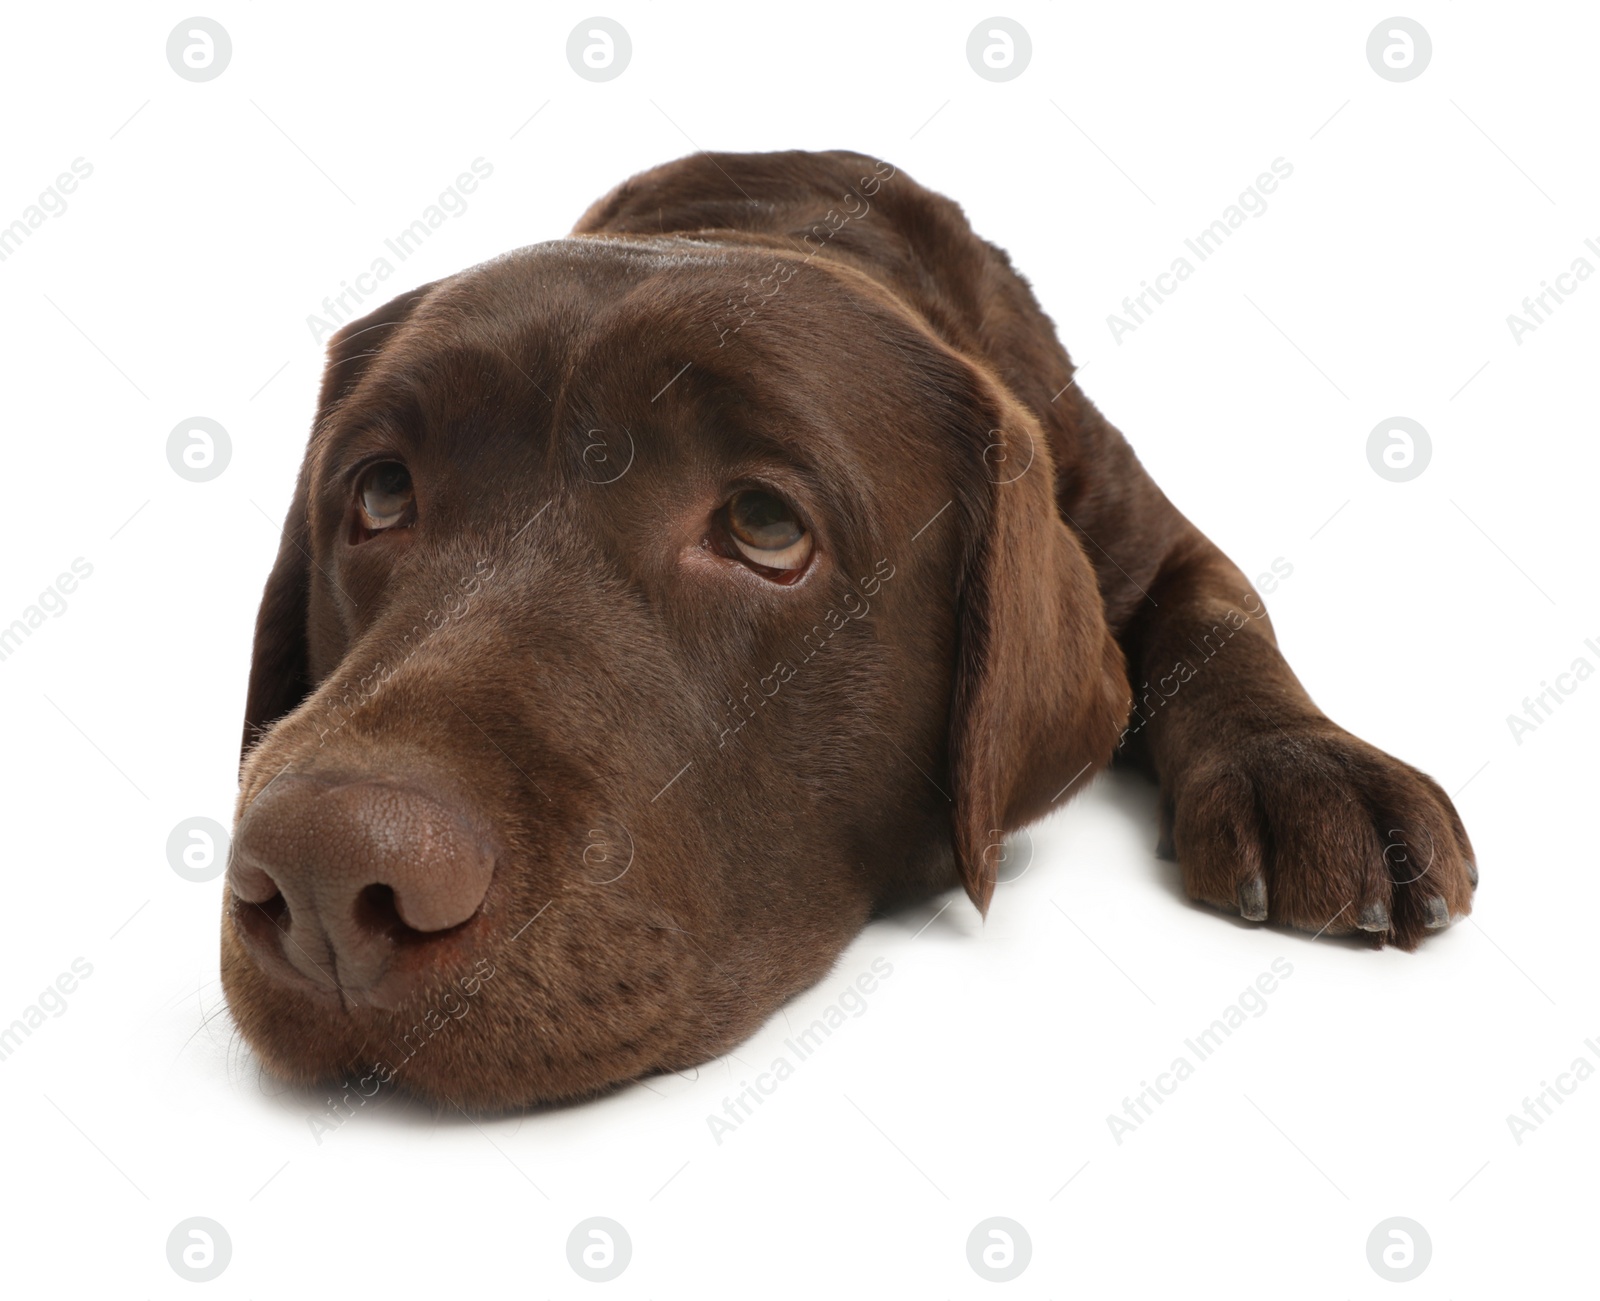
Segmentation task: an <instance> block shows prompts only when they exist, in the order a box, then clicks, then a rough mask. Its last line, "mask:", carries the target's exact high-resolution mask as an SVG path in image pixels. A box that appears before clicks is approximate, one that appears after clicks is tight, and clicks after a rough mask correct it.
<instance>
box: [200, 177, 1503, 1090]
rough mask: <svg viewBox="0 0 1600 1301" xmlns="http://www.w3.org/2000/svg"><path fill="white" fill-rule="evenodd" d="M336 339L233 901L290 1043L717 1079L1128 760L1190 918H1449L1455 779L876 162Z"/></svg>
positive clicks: (607, 219)
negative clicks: (1138, 455)
mask: <svg viewBox="0 0 1600 1301" xmlns="http://www.w3.org/2000/svg"><path fill="white" fill-rule="evenodd" d="M329 351H330V357H329V363H328V370H327V375H326V377H325V379H324V383H323V389H322V395H321V406H320V410H319V414H318V419H317V424H316V427H315V429H314V431H313V435H312V439H311V445H310V448H309V450H308V452H307V457H306V463H305V467H304V469H303V470H302V474H301V479H300V484H299V489H298V492H297V495H296V499H295V504H294V506H293V507H292V509H291V511H290V515H289V519H288V521H287V522H286V524H285V528H284V540H283V544H282V548H281V550H280V553H279V559H278V563H277V566H276V568H275V569H274V572H273V575H272V577H271V579H270V580H269V582H268V585H267V591H266V595H265V597H264V600H263V604H262V610H261V615H260V619H259V621H258V625H257V640H256V653H255V663H254V666H253V669H252V672H251V680H250V693H249V702H248V706H247V711H246V734H245V741H246V752H245V762H244V768H243V777H242V782H241V791H240V800H239V821H238V827H237V833H236V840H235V855H234V864H233V867H232V870H231V871H230V876H229V884H230V889H229V892H228V900H227V913H226V916H225V918H224V924H223V976H224V983H225V986H226V988H227V992H228V995H229V999H230V1002H231V1004H232V1006H233V1008H234V1011H235V1014H236V1016H237V1018H238V1020H239V1022H240V1025H241V1027H242V1028H243V1030H244V1032H245V1034H246V1037H247V1038H248V1039H249V1040H250V1042H251V1043H252V1044H254V1045H255V1046H256V1047H257V1049H258V1050H259V1051H260V1052H261V1053H262V1055H263V1057H264V1058H265V1060H266V1062H267V1063H268V1065H269V1066H271V1067H272V1068H273V1069H275V1070H276V1071H278V1072H280V1073H282V1074H285V1075H287V1076H290V1077H293V1078H300V1079H308V1080H309V1079H320V1078H325V1077H329V1076H333V1075H337V1074H339V1073H341V1072H351V1073H353V1074H354V1075H357V1076H360V1077H361V1078H362V1079H369V1078H372V1077H374V1076H376V1077H377V1078H379V1079H389V1078H394V1079H396V1080H398V1082H399V1083H400V1084H402V1085H404V1086H407V1087H410V1088H412V1089H413V1090H415V1091H417V1092H420V1093H422V1094H424V1095H428V1096H433V1097H449V1098H452V1099H454V1100H456V1101H459V1102H466V1103H475V1104H479V1105H516V1104H522V1103H528V1102H534V1101H542V1100H551V1099H560V1098H570V1097H577V1096H582V1095H585V1094H588V1093H592V1092H594V1091H596V1090H599V1089H602V1088H604V1087H606V1086H608V1085H611V1084H614V1083H617V1082H620V1081H624V1080H628V1079H633V1078H637V1077H639V1076H641V1075H644V1074H647V1073H649V1072H651V1071H655V1070H661V1069H667V1068H674V1067H685V1066H688V1065H691V1064H694V1063H697V1062H700V1061H703V1060H706V1059H707V1058H709V1057H711V1056H714V1055H716V1054H717V1053H720V1052H722V1051H725V1050H726V1049H728V1048H730V1047H732V1046H733V1045H735V1044H736V1043H737V1042H738V1041H739V1040H740V1039H742V1038H743V1037H745V1036H746V1035H748V1034H749V1033H750V1032H751V1031H752V1030H753V1029H754V1028H756V1027H757V1026H758V1025H759V1024H760V1023H761V1022H762V1021H763V1020H764V1019H765V1017H766V1016H768V1015H769V1014H770V1013H771V1012H772V1011H773V1010H774V1009H775V1008H776V1007H777V1006H778V1005H779V1004H780V1003H781V1002H782V1001H783V1000H784V999H786V998H788V997H790V996H791V995H793V994H794V993H795V992H797V991H798V990H800V989H803V988H805V987H806V986H808V985H809V984H811V983H813V982H814V981H815V980H817V979H818V978H819V977H820V976H821V975H823V974H824V973H825V972H826V971H827V970H828V968H829V966H830V964H831V963H832V962H833V960H834V959H835V957H836V956H837V954H838V952H839V951H840V949H841V948H842V947H843V946H844V945H845V944H846V943H848V942H849V940H850V939H851V938H852V936H854V935H855V934H856V932H857V931H858V930H859V929H860V927H861V926H862V925H863V924H864V923H865V921H866V920H867V919H868V917H869V916H871V915H872V914H873V912H874V911H879V910H882V909H884V908H886V907H889V906H892V905H895V904H897V903H901V902H904V901H906V900H908V899H912V898H916V897H919V896H925V895H927V894H929V893H931V892H935V891H939V890H943V889H946V888H948V887H950V886H952V885H954V884H957V883H960V884H962V885H963V886H964V887H965V888H966V890H967V892H968V893H969V894H970V895H971V897H972V899H973V900H974V902H975V903H976V904H977V905H978V906H979V907H980V908H987V906H988V903H989V899H990V896H991V894H992V891H993V889H994V885H995V879H996V869H997V864H998V855H999V841H1000V839H1001V837H1002V835H1003V834H1004V832H1006V831H1008V830H1011V829H1013V828H1015V827H1018V826H1020V825H1021V824H1023V823H1025V822H1027V821H1029V820H1031V819H1033V818H1036V817H1038V816H1040V815H1042V814H1044V813H1045V812H1047V811H1049V810H1050V809H1051V808H1053V807H1056V806H1058V805H1059V804H1061V803H1062V802H1064V801H1065V800H1066V799H1067V798H1068V797H1069V796H1070V794H1071V792H1072V791H1073V790H1076V789H1078V788H1080V787H1081V786H1082V785H1083V784H1084V783H1086V782H1087V781H1089V780H1090V779H1091V778H1092V776H1093V774H1094V772H1095V771H1096V770H1097V769H1098V768H1100V767H1102V766H1103V765H1105V764H1106V763H1107V762H1108V761H1109V760H1110V759H1111V758H1112V757H1113V755H1114V754H1116V755H1119V756H1121V757H1124V758H1126V759H1128V760H1130V761H1133V762H1137V763H1139V764H1141V765H1142V766H1144V767H1145V768H1146V769H1147V770H1148V771H1150V772H1151V773H1152V774H1153V775H1154V776H1155V777H1156V779H1157V780H1158V781H1159V783H1160V787H1161V807H1162V820H1163V828H1162V839H1163V842H1164V844H1165V845H1167V846H1169V847H1170V848H1171V849H1172V850H1174V851H1175V853H1176V856H1177V859H1178V862H1179V864H1180V866H1181V870H1182V873H1183V879H1184V883H1185V885H1186V887H1187V889H1188V891H1189V893H1190V894H1191V895H1193V896H1194V897H1195V898H1197V899H1202V900H1205V901H1207V902H1210V903H1213V904H1215V905H1217V906H1219V907H1223V908H1227V909H1230V910H1234V911H1237V912H1239V913H1241V914H1243V915H1244V916H1245V917H1247V918H1251V919H1254V920H1262V919H1270V920H1272V921H1275V922H1282V923H1285V924H1289V925H1293V926H1297V927H1301V928H1304V929H1307V930H1310V931H1313V932H1317V933H1326V934H1342V933H1348V932H1351V931H1364V932H1368V933H1370V934H1371V935H1372V936H1374V937H1375V938H1376V939H1377V940H1378V941H1379V942H1382V941H1383V940H1385V939H1387V940H1388V941H1390V942H1393V943H1396V944H1400V945H1402V946H1404V947H1407V948H1410V947H1414V946H1415V945H1416V944H1417V942H1418V941H1419V939H1420V938H1421V937H1422V935H1423V934H1424V933H1425V932H1426V931H1427V930H1429V929H1432V928H1436V927H1439V926H1442V925H1444V924H1446V923H1447V922H1448V921H1449V920H1450V918H1451V917H1453V916H1459V915H1461V914H1464V913H1466V912H1467V911H1469V910H1470V907H1471V896H1472V889H1473V886H1474V884H1475V883H1476V871H1475V869H1474V867H1473V866H1472V862H1471V847H1470V845H1469V843H1468V841H1467V838H1466V834H1465V832H1464V830H1463V829H1462V827H1461V824H1460V821H1459V819H1458V817H1457V816H1456V813H1455V810H1454V808H1453V807H1452V806H1451V804H1450V801H1449V799H1448V798H1447V797H1446V796H1445V795H1444V793H1443V792H1442V791H1441V790H1440V789H1439V788H1438V786H1437V785H1435V784H1434V783H1433V782H1432V781H1431V780H1430V779H1429V778H1427V777H1425V776H1423V775H1422V774H1421V773H1419V772H1417V771H1416V770H1415V769H1412V768H1410V767H1408V766H1406V765H1405V764H1402V763H1400V762H1399V761H1397V760H1395V759H1392V758H1390V757H1388V756H1387V755H1384V754H1382V753H1381V752H1379V751H1377V750H1375V749H1373V748H1372V747H1370V746H1368V745H1366V744H1365V743H1363V742H1361V741H1359V740H1358V739H1356V738H1355V737H1353V736H1350V735H1349V734H1348V733H1346V732H1344V731H1342V730H1341V729H1340V728H1338V727H1337V726H1336V725H1335V724H1333V723H1332V722H1330V721H1329V720H1328V719H1327V718H1325V717H1324V716H1323V715H1322V714H1321V713H1320V712H1319V711H1318V710H1317V709H1316V707H1315V706H1314V705H1313V704H1312V702H1311V700H1310V698H1309V697H1308V696H1307V695H1306V693H1305V691H1304V690H1303V688H1302V687H1301V686H1300V684H1299V682H1298V681H1297V680H1296V678H1295V676H1294V674H1293V673H1292V672H1291V671H1290V669H1289V667H1288V665H1287V664H1285V662H1284V661H1283V658H1282V657H1281V655H1280V654H1279V652H1278V650H1277V646H1276V643H1275V640H1274V637H1273V633H1272V629H1271V625H1270V623H1269V622H1268V620H1267V618H1266V614H1265V611H1264V610H1263V608H1262V606H1261V604H1260V600H1259V597H1258V596H1257V595H1256V593H1255V591H1254V589H1253V588H1252V587H1251V585H1250V584H1249V582H1248V581H1247V580H1246V579H1245V578H1244V577H1243V575H1241V574H1240V572H1239V571H1238V570H1237V569H1236V568H1235V567H1234V566H1233V565H1232V564H1231V563H1230V562H1229V561H1228V560H1227V559H1226V557H1224V556H1223V555H1222V554H1221V553H1220V552H1219V551H1218V550H1217V549H1216V547H1214V546H1213V545H1212V544H1211V543H1210V542H1209V541H1207V539H1206V538H1205V537H1204V536H1202V535H1201V534H1200V532H1199V531H1198V530H1197V529H1195V528H1194V526H1193V525H1192V524H1190V523H1189V522H1188V521H1187V520H1186V519H1184V517H1183V516H1182V515H1180V514H1179V513H1178V511H1177V510H1176V509H1175V508H1174V507H1173V506H1172V505H1171V503H1169V502H1168V501H1167V499H1166V497H1165V496H1164V495H1163V494H1162V493H1161V491H1160V490H1159V489H1158V488H1157V487H1156V486H1155V484H1154V483H1153V482H1152V481H1151V480H1150V479H1149V477H1148V476H1147V475H1146V474H1145V472H1144V470H1143V469H1142V467H1141V466H1140V465H1139V463H1138V461H1137V460H1136V459H1135V457H1134V455H1133V453H1132V451H1131V450H1130V449H1129V447H1128V445H1127V444H1126V443H1125V442H1124V440H1123V439H1122V437H1121V435H1120V434H1119V433H1118V432H1117V431H1116V430H1115V429H1114V428H1112V427H1111V425H1109V424H1108V423H1107V422H1106V421H1105V420H1104V419H1103V418H1102V417H1101V415H1100V414H1099V412H1098V411H1096V409H1095V408H1094V406H1093V405H1092V404H1091V403H1090V402H1089V400H1088V399H1087V398H1086V397H1085V396H1084V395H1083V393H1082V392H1081V390H1080V389H1079V388H1078V387H1077V385H1076V384H1075V383H1074V382H1073V370H1072V365H1071V362H1070V361H1069V360H1068V358H1067V355H1066V353H1065V352H1064V351H1063V350H1062V348H1061V346H1060V344H1059V343H1058V342H1057V340H1056V338H1055V334H1054V331H1053V329H1052V327H1051V325H1050V322H1049V320H1048V319H1047V318H1046V317H1045V316H1044V314H1043V312H1042V311H1041V310H1040V308H1039V306H1038V304H1037V303H1036V302H1035V301H1034V298H1033V296H1032V294H1031V292H1030V291H1029V289H1028V287H1027V285H1026V284H1025V282H1024V281H1023V280H1022V279H1021V278H1020V277H1018V276H1017V275H1016V274H1015V273H1014V272H1013V271H1012V270H1011V268H1010V265H1009V262H1008V261H1007V259H1006V257H1005V255H1004V254H1002V253H1000V252H999V251H997V250H996V249H994V248H992V247H991V246H989V245H987V244H985V243H984V242H983V241H981V240H980V239H978V238H977V237H976V236H975V235H974V234H973V233H972V232H971V230H970V229H969V227H968V226H967V224H966V222H965V220H964V218H963V217H962V215H961V213H960V210H959V209H958V208H956V207H955V205H954V204H952V203H950V202H949V201H947V200H945V199H942V198H940V197H938V196H936V195H934V194H932V193H930V192H929V191H927V190H924V189H923V188H922V187H920V186H918V185H917V184H915V182H913V181H912V180H910V179H909V178H908V177H906V176H904V175H901V174H896V173H895V171H894V169H893V168H892V167H889V166H888V165H886V164H882V163H875V162H874V161H873V160H871V159H869V158H865V157H861V156H858V155H853V154H847V153H829V154H807V153H787V154H771V155H710V154H700V155H695V156H693V157H690V158H687V159H684V160H681V161H679V162H676V163H672V164H668V165H666V166H664V167H661V168H657V169H655V170H653V171H650V172H647V173H644V174H643V175H641V176H639V177H636V178H634V179H633V180H631V181H629V182H627V183H625V184H624V185H622V186H621V187H619V188H618V189H617V190H615V191H614V192H613V193H612V194H610V195H608V196H607V197H606V198H604V199H602V200H601V201H600V202H599V203H597V204H595V205H594V207H592V208H591V209H590V210H589V212H588V213H587V214H585V216H584V218H583V219H582V221H580V223H579V224H578V227H577V228H576V230H575V232H574V237H573V238H571V239H568V240H564V241H557V242H555V243H553V244H546V245H539V246H535V247H533V248H530V249H526V250H522V251H520V252H519V253H515V254H509V255H507V256H506V257H504V258H501V259H498V260H496V261H495V262H492V263H489V264H486V265H485V266H483V267H479V268H475V269H474V270H471V271H468V272H464V273H462V274H461V275H458V276H455V277H451V278H450V279H447V280H444V281H440V282H438V283H436V284H434V285H429V286H425V287H423V288H422V289H419V290H416V291H414V292H413V293H410V294H407V295H405V296H404V297H402V298H400V299H398V300H396V301H395V302H394V303H391V304H390V305H388V306H387V307H385V308H383V309H381V310H379V311H378V312H375V313H373V314H372V315H371V316H369V317H367V318H366V319H365V320H363V321H359V322H356V323H354V324H352V325H350V326H348V327H346V328H345V329H344V330H342V331H341V332H340V333H339V334H338V335H337V336H336V337H335V338H334V340H333V341H332V343H331V345H330V350H329ZM396 467H399V468H398V469H397V468H396ZM752 539H754V540H755V541H754V542H752ZM764 542H770V543H771V545H770V546H757V545H756V543H764ZM779 543H782V544H783V545H782V546H781V547H780V546H779V545H778V544H779ZM796 557H801V559H799V560H798V561H796V562H795V563H792V564H791V561H795V558H796ZM435 1022H437V1025H435ZM424 1027H426V1028H425V1029H424Z"/></svg>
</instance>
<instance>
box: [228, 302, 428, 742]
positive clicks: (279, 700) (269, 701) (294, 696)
mask: <svg viewBox="0 0 1600 1301" xmlns="http://www.w3.org/2000/svg"><path fill="white" fill-rule="evenodd" d="M432 288H433V285H431V284H428V285H423V286H422V287H421V288H420V289H414V290H412V291H411V292H410V293H409V294H403V295H401V296H400V297H399V298H396V299H395V300H394V301H393V302H391V303H388V304H386V305H385V306H383V307H380V308H378V310H377V311H375V312H372V313H371V314H370V315H367V316H364V317H362V318H361V319H360V320H359V321H351V322H350V324H348V325H346V326H345V327H344V328H343V329H341V330H340V331H339V332H338V333H337V334H335V335H334V336H333V337H332V338H331V339H329V340H328V361H327V365H326V366H325V367H324V368H323V372H322V389H321V392H320V393H319V394H318V397H317V417H316V420H315V421H314V422H313V424H312V428H313V430H315V429H317V428H319V427H320V426H321V425H322V423H323V421H324V420H326V419H327V418H328V416H329V414H331V413H332V411H333V410H334V408H335V407H337V406H338V404H339V403H340V402H341V401H343V399H344V398H345V397H346V396H348V394H349V393H350V392H351V390H353V389H354V388H355V386H356V384H357V382H358V381H359V380H360V378H361V376H362V375H363V374H364V373H365V371H366V369H367V366H368V364H369V363H370V361H371V359H372V358H373V357H375V356H377V354H378V350H379V349H380V348H382V347H383V344H384V342H385V340H386V338H387V337H388V329H387V328H386V327H392V326H395V325H398V324H399V323H400V322H401V321H403V320H405V319H406V317H407V316H409V315H410V314H411V311H412V309H413V308H415V307H416V305H417V304H418V303H419V302H421V301H422V298H423V296H424V295H425V294H427V292H428V291H429V290H430V289H432ZM310 492H311V456H310V449H309V447H308V448H307V455H306V459H305V460H304V461H303V462H301V465H300V478H299V480H298V481H297V483H296V485H295V490H294V501H293V502H292V503H291V504H290V506H289V514H288V516H287V517H286V518H285V519H284V521H283V534H282V536H281V538H280V539H279V542H278V558H277V560H276V561H274V562H273V566H272V573H271V574H269V575H268V576H267V586H266V590H265V591H263V592H262V594H261V608H260V610H259V611H258V612H257V613H256V639H255V650H254V652H253V654H252V656H251V661H250V687H249V690H248V692H247V693H246V696H245V705H244V738H243V741H242V743H241V746H240V757H241V760H242V758H243V756H244V754H245V753H246V752H248V751H249V749H250V747H251V745H252V744H254V743H255V742H256V741H257V740H259V739H260V737H261V735H262V734H263V733H264V732H265V731H266V730H267V728H268V727H269V726H270V725H271V724H272V723H274V722H276V721H277V720H278V719H280V718H282V717H283V716H284V715H285V714H287V713H288V712H289V711H290V710H292V709H293V708H294V707H295V706H296V705H298V704H299V703H300V702H301V701H302V700H304V699H305V698H306V696H307V695H309V694H310V692H311V689H312V688H313V687H314V686H315V685H316V684H315V683H313V682H312V681H311V674H310V666H309V652H308V647H307V641H306V621H307V619H308V617H309V606H310V594H311V582H310V576H311V526H310V520H309V518H308V516H307V506H308V503H309V500H310Z"/></svg>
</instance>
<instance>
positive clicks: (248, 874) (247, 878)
mask: <svg viewBox="0 0 1600 1301" xmlns="http://www.w3.org/2000/svg"><path fill="white" fill-rule="evenodd" d="M235 851H237V844H236V845H235ZM228 886H229V888H230V889H231V890H232V891H233V892H234V894H236V895H238V896H239V898H241V899H243V900H244V901H245V902H246V903H266V902H267V901H268V900H269V899H271V898H272V897H273V896H274V895H276V894H277V893H278V883H277V881H275V880H274V879H273V878H272V877H270V876H269V875H267V873H265V872H263V871H262V870H261V869H260V868H259V867H257V866H256V865H255V864H254V863H251V862H248V861H246V860H245V859H244V858H242V857H241V856H240V855H239V854H238V853H237V852H235V854H234V856H233V859H232V861H231V862H230V863H229V864H228Z"/></svg>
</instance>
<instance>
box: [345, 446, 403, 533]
mask: <svg viewBox="0 0 1600 1301" xmlns="http://www.w3.org/2000/svg"><path fill="white" fill-rule="evenodd" d="M414 501H415V494H414V493H413V492H412V489H411V471H409V470H408V469H406V467H405V466H403V465H401V464H400V462H399V461H380V462H378V464H377V465H374V466H372V467H371V468H370V469H369V470H368V471H367V472H366V473H365V474H364V475H362V476H361V483H360V487H359V489H358V490H357V493H356V503H357V506H358V507H359V514H360V516H361V520H360V522H361V524H362V526H363V527H364V528H366V530H367V531H368V532H371V533H378V532H381V531H382V530H384V529H390V528H394V527H395V526H396V525H400V524H407V523H410V520H409V519H408V518H407V516H409V515H410V514H411V513H412V506H413V503H414Z"/></svg>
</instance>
